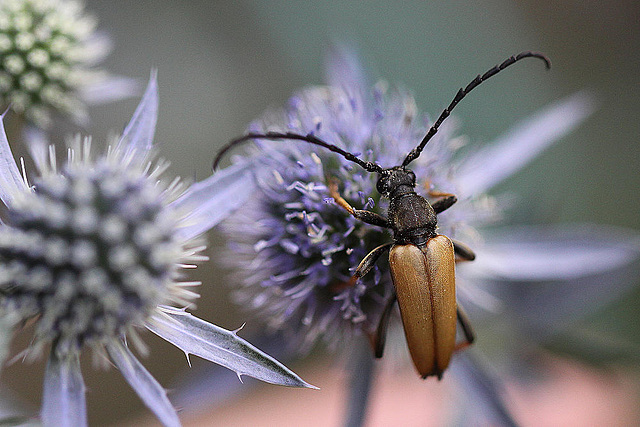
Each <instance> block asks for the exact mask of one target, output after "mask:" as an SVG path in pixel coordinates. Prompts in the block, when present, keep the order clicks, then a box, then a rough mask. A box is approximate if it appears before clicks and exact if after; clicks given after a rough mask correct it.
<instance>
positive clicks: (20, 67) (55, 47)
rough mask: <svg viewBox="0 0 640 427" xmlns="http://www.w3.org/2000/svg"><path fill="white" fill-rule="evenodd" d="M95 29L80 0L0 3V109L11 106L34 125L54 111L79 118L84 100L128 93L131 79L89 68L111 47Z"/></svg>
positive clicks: (82, 118)
mask: <svg viewBox="0 0 640 427" xmlns="http://www.w3.org/2000/svg"><path fill="white" fill-rule="evenodd" d="M95 28H96V19H95V18H94V17H93V16H90V15H87V14H86V13H85V12H84V4H83V2H82V1H79V0H3V1H2V2H0V104H2V105H4V107H2V108H3V109H6V108H7V106H8V105H11V107H12V109H13V110H14V111H15V112H17V113H19V114H21V115H24V117H25V118H26V120H27V121H28V122H31V123H33V124H35V125H36V126H38V127H46V126H47V125H49V124H50V121H51V117H52V115H53V114H54V113H57V114H62V115H68V116H71V117H72V118H73V119H74V120H75V121H77V122H80V123H83V122H86V119H87V112H86V103H87V102H92V101H100V98H105V97H106V98H110V99H114V98H117V97H122V96H125V94H124V93H123V92H130V89H131V85H132V82H131V81H127V80H126V79H119V78H114V77H112V76H109V75H108V74H107V73H106V72H104V71H101V70H98V69H95V68H94V66H95V64H96V63H97V62H99V61H101V60H102V59H103V58H104V56H106V54H107V53H108V51H109V50H110V47H109V41H108V40H107V39H106V37H105V36H101V35H98V34H96V33H95V32H94V31H95ZM98 87H102V89H106V88H107V87H108V91H104V90H100V89H98ZM96 90H97V91H98V92H102V94H99V93H97V92H96ZM109 92H110V93H109ZM127 96H128V95H127Z"/></svg>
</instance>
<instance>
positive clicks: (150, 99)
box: [120, 70, 158, 155]
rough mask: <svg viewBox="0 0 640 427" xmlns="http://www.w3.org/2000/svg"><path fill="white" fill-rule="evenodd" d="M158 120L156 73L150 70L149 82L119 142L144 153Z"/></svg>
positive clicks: (151, 140)
mask: <svg viewBox="0 0 640 427" xmlns="http://www.w3.org/2000/svg"><path fill="white" fill-rule="evenodd" d="M157 121H158V73H157V71H156V70H153V71H151V77H150V78H149V83H148V84H147V88H146V89H145V91H144V95H143V96H142V99H141V100H140V103H139V104H138V107H137V108H136V111H135V112H134V113H133V117H131V121H129V124H127V126H126V127H125V128H124V131H123V132H122V137H121V138H120V143H121V144H125V145H126V146H127V147H128V149H129V150H132V151H135V152H137V153H141V154H143V155H144V154H146V153H147V152H148V151H149V150H150V149H151V147H152V146H153V136H154V135H155V132H156V123H157Z"/></svg>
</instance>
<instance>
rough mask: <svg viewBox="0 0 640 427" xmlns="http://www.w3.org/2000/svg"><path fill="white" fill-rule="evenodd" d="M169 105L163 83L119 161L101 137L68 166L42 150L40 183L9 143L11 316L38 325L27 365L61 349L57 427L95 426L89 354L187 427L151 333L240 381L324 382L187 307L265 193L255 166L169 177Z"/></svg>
mask: <svg viewBox="0 0 640 427" xmlns="http://www.w3.org/2000/svg"><path fill="white" fill-rule="evenodd" d="M157 109H158V97H157V83H156V79H155V76H152V78H151V81H150V83H149V86H148V88H147V90H146V92H145V95H144V97H143V98H142V101H141V103H140V105H139V107H138V109H137V110H136V112H135V114H134V116H133V118H132V119H131V122H130V123H129V125H128V126H127V127H126V128H125V130H124V133H123V135H122V137H121V138H120V139H119V140H115V141H113V143H112V144H111V145H110V147H109V149H108V151H107V153H106V154H104V155H101V156H94V155H93V154H92V153H91V151H90V148H91V147H90V144H91V141H90V140H89V139H84V140H80V139H79V138H78V139H77V140H76V141H75V142H73V143H72V144H71V145H70V147H69V148H68V150H67V160H66V161H65V162H64V163H62V164H58V163H57V160H56V154H55V150H54V149H53V147H50V148H45V147H44V146H41V145H38V144H34V145H33V146H32V149H33V151H34V161H35V163H36V165H37V167H38V169H39V174H38V175H37V176H36V177H29V179H30V180H29V181H28V180H27V179H28V176H27V174H26V172H24V173H22V174H21V173H20V171H19V170H18V167H17V166H16V163H15V161H14V160H13V157H12V153H11V150H10V148H9V144H8V141H7V138H6V135H5V134H4V131H2V133H1V134H0V159H2V169H1V170H0V199H1V200H2V201H3V202H4V204H5V205H6V209H7V215H6V219H5V220H4V222H3V223H2V225H0V271H1V272H2V274H1V275H0V314H1V315H2V319H3V320H4V321H11V322H13V323H14V324H18V323H23V322H24V321H26V320H30V319H32V320H34V327H33V328H34V336H33V339H32V344H31V345H30V346H29V348H27V349H26V350H25V351H24V355H25V357H27V358H33V357H36V356H38V355H39V354H41V353H42V352H43V351H44V350H45V348H47V347H50V354H49V361H48V365H47V368H46V374H45V378H44V397H43V405H42V414H41V415H42V421H43V422H44V424H45V425H49V426H63V425H68V426H78V425H85V424H86V421H87V420H86V408H85V396H84V393H85V389H84V384H83V380H82V375H81V371H80V361H79V357H80V354H81V352H82V351H84V350H85V349H87V348H91V349H92V350H93V351H94V352H95V353H96V355H97V356H98V359H101V360H103V361H105V362H108V361H111V362H112V363H113V364H114V365H115V366H116V367H117V368H118V369H119V370H120V371H121V372H122V374H123V376H124V377H125V379H126V380H127V382H128V383H129V384H130V385H131V386H132V387H133V388H134V389H135V391H136V392H137V393H138V395H139V396H140V398H141V399H142V400H143V401H144V403H145V404H146V405H147V406H148V407H149V408H150V409H151V410H152V411H153V412H154V413H155V415H156V416H157V417H158V418H159V419H160V421H161V422H162V423H163V424H164V425H167V426H177V425H179V424H180V422H179V420H178V416H177V414H176V411H175V410H174V408H173V407H172V405H171V403H170V402H169V399H168V398H167V395H166V393H165V391H164V389H163V388H162V387H161V386H160V385H159V384H158V383H157V382H156V381H155V380H154V379H153V377H151V375H150V374H149V372H147V371H146V370H145V369H144V367H143V366H142V364H141V363H140V362H139V361H138V360H137V358H136V357H135V356H134V355H133V353H132V352H131V350H129V346H128V344H127V343H133V344H134V345H135V346H136V348H137V349H138V351H141V352H143V353H144V352H145V347H144V345H143V343H142V341H141V340H140V338H139V335H138V330H139V328H141V327H144V328H147V329H149V330H150V331H152V332H153V333H155V334H157V335H159V336H160V337H162V338H164V339H165V340H167V341H169V342H171V343H173V344H174V345H176V346H177V347H178V348H180V349H181V350H183V351H184V352H185V354H186V355H187V356H188V355H189V354H194V355H197V356H200V357H203V358H205V359H208V360H211V361H213V362H216V363H218V364H221V365H223V366H226V367H228V368H229V369H232V370H234V371H235V372H236V373H237V374H238V375H239V376H240V375H249V376H253V377H255V378H258V379H260V380H263V381H266V382H270V383H274V384H281V385H287V386H297V387H311V386H309V385H308V384H307V383H305V382H304V381H302V380H301V379H300V378H299V377H298V376H297V375H295V374H294V373H293V372H291V371H290V370H289V369H287V368H286V367H285V366H283V365H282V364H280V363H279V362H277V361H276V360H275V359H273V358H271V357H270V356H268V355H266V354H264V353H262V352H261V351H260V350H258V349H257V348H255V347H253V346H252V345H251V344H249V343H248V342H246V341H244V340H243V339H241V338H239V337H238V336H237V334H236V332H237V331H227V330H225V329H222V328H219V327H217V326H215V325H212V324H210V323H208V322H206V321H204V320H201V319H198V318H197V317H194V316H192V315H191V314H189V313H188V312H187V311H185V307H188V306H190V305H191V303H192V301H193V300H194V299H195V298H196V297H197V296H198V295H197V294H196V293H195V291H194V290H193V288H194V286H196V285H199V283H198V282H193V281H189V280H188V279H187V278H186V277H185V272H184V270H185V269H189V268H193V267H194V266H195V265H194V264H195V263H197V262H200V261H203V260H205V259H206V257H205V256H203V255H201V252H202V251H203V250H204V249H205V244H204V242H203V241H202V240H201V239H200V238H199V237H198V236H199V235H201V234H202V233H203V232H204V231H206V230H208V229H209V228H211V227H212V226H213V225H214V224H215V223H216V222H218V221H219V219H220V218H221V216H223V215H225V214H227V213H228V212H229V211H230V210H232V209H233V208H234V207H235V206H237V203H238V202H241V201H242V200H243V196H242V194H243V192H242V191H241V190H242V189H245V188H251V187H252V186H251V180H250V179H249V177H248V175H247V174H246V171H245V170H244V168H243V167H242V166H240V167H232V168H229V169H227V170H226V171H224V172H223V173H222V174H221V175H220V176H214V177H211V178H209V179H206V180H204V181H201V182H199V183H196V184H194V185H192V186H190V187H189V186H186V185H184V184H182V183H181V182H180V180H178V179H174V180H172V181H166V179H165V178H164V175H165V170H166V169H167V167H168V164H167V162H164V161H155V160H154V150H153V146H152V141H153V135H154V131H155V125H156V115H157ZM230 194H233V195H234V197H233V198H231V197H229V195H230Z"/></svg>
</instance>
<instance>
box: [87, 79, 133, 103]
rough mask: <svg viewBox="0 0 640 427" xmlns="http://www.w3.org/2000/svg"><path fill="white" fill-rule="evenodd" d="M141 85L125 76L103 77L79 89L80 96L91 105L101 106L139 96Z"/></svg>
mask: <svg viewBox="0 0 640 427" xmlns="http://www.w3.org/2000/svg"><path fill="white" fill-rule="evenodd" d="M139 90H140V83H139V82H138V80H136V79H132V78H130V77H124V76H111V75H106V76H103V77H102V78H101V79H100V80H98V81H95V82H92V83H91V85H88V86H83V87H81V88H79V89H78V96H79V97H80V98H82V100H83V101H84V102H86V103H87V104H89V105H101V104H106V103H108V102H114V101H119V100H121V99H126V98H130V97H132V96H133V95H137V94H139Z"/></svg>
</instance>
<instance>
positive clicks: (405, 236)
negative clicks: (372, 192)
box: [376, 166, 438, 246]
mask: <svg viewBox="0 0 640 427" xmlns="http://www.w3.org/2000/svg"><path fill="white" fill-rule="evenodd" d="M387 171H388V175H386V174H382V175H381V177H380V178H379V179H378V184H377V185H376V188H377V189H378V192H379V193H380V194H382V195H383V196H385V197H388V198H389V200H390V203H389V210H388V220H389V228H390V229H391V230H392V231H393V240H394V241H395V242H396V243H399V244H402V243H411V244H414V245H416V246H424V245H425V244H426V243H427V240H428V239H430V238H432V237H435V235H436V232H435V230H436V227H437V224H438V219H437V217H436V213H435V211H434V210H433V208H432V207H431V205H430V204H429V202H428V201H427V200H426V199H425V198H424V197H422V196H419V195H418V194H416V192H415V186H416V176H415V174H414V173H413V171H412V170H410V169H407V168H405V167H402V166H400V167H396V168H392V169H387V170H386V171H385V172H387Z"/></svg>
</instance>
